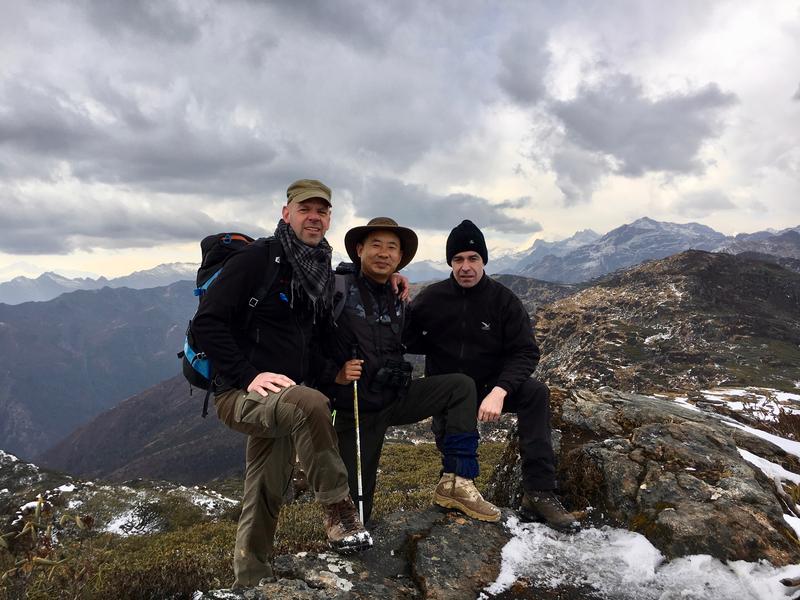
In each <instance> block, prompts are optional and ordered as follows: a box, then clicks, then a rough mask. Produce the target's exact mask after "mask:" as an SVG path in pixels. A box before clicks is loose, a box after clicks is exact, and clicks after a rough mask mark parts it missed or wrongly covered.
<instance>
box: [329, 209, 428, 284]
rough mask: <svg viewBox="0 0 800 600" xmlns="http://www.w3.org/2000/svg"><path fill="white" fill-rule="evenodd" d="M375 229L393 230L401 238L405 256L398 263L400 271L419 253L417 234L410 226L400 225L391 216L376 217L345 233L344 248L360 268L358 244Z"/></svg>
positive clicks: (401, 246)
mask: <svg viewBox="0 0 800 600" xmlns="http://www.w3.org/2000/svg"><path fill="white" fill-rule="evenodd" d="M373 231H391V232H392V233H394V234H395V235H396V236H397V237H399V238H400V248H401V249H402V250H403V258H401V259H400V264H399V265H397V270H398V271H399V270H400V269H402V268H403V267H405V266H406V265H407V264H408V263H410V262H411V261H412V260H413V259H414V255H415V254H416V253H417V246H419V240H418V239H417V234H416V233H414V232H413V231H412V230H411V229H409V228H408V227H400V225H398V224H397V221H395V220H394V219H390V218H389V217H375V218H374V219H371V220H370V221H369V223H367V224H366V225H359V226H358V227H353V228H352V229H351V230H350V231H348V232H347V233H346V234H344V248H345V250H347V256H349V257H350V260H352V261H353V263H354V264H356V265H357V266H358V267H359V268H360V267H361V259H360V258H358V253H357V252H356V244H359V243H361V242H362V241H363V240H364V238H365V237H367V236H368V235H369V234H370V233H372V232H373Z"/></svg>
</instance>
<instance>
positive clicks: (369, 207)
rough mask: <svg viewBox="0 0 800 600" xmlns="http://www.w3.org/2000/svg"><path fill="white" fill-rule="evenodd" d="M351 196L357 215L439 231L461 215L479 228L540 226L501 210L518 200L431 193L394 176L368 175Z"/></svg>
mask: <svg viewBox="0 0 800 600" xmlns="http://www.w3.org/2000/svg"><path fill="white" fill-rule="evenodd" d="M354 196H355V201H354V208H355V211H356V216H358V217H360V218H362V219H365V220H366V219H371V218H373V217H376V216H387V217H391V218H393V219H395V220H396V221H397V222H398V223H400V224H401V225H405V226H407V227H413V228H417V229H428V230H442V231H446V230H449V229H451V228H452V227H454V226H455V225H457V224H458V223H459V222H460V221H461V220H463V219H470V220H472V221H474V222H475V223H476V224H477V225H478V226H479V227H482V228H483V227H485V228H489V229H496V230H503V231H508V232H511V233H533V232H536V231H541V229H542V227H541V225H540V224H539V223H536V222H526V221H523V220H522V219H519V218H516V217H513V216H511V215H508V214H506V213H505V212H503V210H504V209H508V208H518V207H519V202H518V201H507V202H505V203H503V204H501V205H493V204H491V203H489V201H488V200H487V199H486V198H481V197H479V196H473V195H471V194H448V195H446V196H442V195H437V194H432V193H430V192H429V191H428V190H427V189H426V188H425V187H423V186H421V185H415V184H404V183H402V182H401V181H397V180H395V179H387V178H371V179H369V180H368V181H367V182H366V183H365V185H364V187H363V190H362V191H360V192H359V193H355V194H354Z"/></svg>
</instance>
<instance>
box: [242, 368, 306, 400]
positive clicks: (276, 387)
mask: <svg viewBox="0 0 800 600" xmlns="http://www.w3.org/2000/svg"><path fill="white" fill-rule="evenodd" d="M291 385H296V384H295V382H294V381H292V380H291V379H289V378H288V377H287V376H286V375H281V374H280V373H259V374H258V375H256V376H255V379H253V381H251V382H250V385H248V386H247V391H248V392H258V393H259V394H261V395H262V396H267V395H268V394H269V392H280V391H281V388H286V387H289V386H291Z"/></svg>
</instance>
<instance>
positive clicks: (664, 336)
mask: <svg viewBox="0 0 800 600" xmlns="http://www.w3.org/2000/svg"><path fill="white" fill-rule="evenodd" d="M669 339H672V334H671V333H657V334H655V335H651V336H648V337H646V338H645V339H644V344H645V346H649V345H650V344H652V343H653V342H657V341H659V340H669Z"/></svg>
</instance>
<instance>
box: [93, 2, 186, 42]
mask: <svg viewBox="0 0 800 600" xmlns="http://www.w3.org/2000/svg"><path fill="white" fill-rule="evenodd" d="M184 6H186V5H184ZM86 15H87V16H88V19H89V22H90V23H91V24H92V25H93V26H94V27H95V28H96V29H97V31H98V32H99V33H100V34H101V35H104V36H106V37H108V38H111V39H115V38H118V37H119V36H121V35H125V34H133V35H136V36H142V37H148V38H151V39H157V40H160V41H165V42H178V43H190V42H193V41H195V40H196V39H197V37H198V36H199V34H200V19H199V18H198V17H197V16H195V15H193V14H192V13H191V12H189V11H186V10H182V8H181V6H180V5H178V4H176V3H172V2H164V1H162V0H135V1H130V0H87V2H86Z"/></svg>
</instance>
